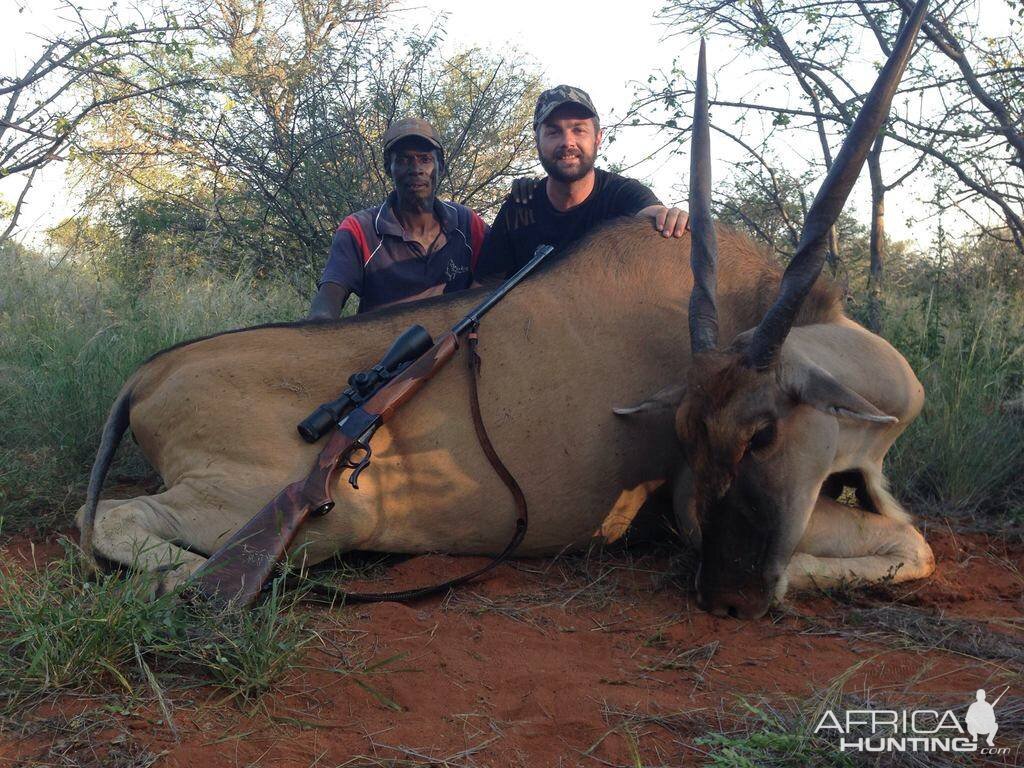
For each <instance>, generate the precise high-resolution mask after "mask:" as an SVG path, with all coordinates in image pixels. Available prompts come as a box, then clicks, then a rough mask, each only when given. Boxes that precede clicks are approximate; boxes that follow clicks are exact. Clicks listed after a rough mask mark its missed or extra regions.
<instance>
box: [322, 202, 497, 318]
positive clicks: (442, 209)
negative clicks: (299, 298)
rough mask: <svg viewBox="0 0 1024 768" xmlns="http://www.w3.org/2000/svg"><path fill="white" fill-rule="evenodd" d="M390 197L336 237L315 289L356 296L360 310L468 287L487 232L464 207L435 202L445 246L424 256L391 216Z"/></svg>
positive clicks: (355, 217)
mask: <svg viewBox="0 0 1024 768" xmlns="http://www.w3.org/2000/svg"><path fill="white" fill-rule="evenodd" d="M394 205H395V194H394V193H393V192H392V193H391V195H389V196H388V199H387V200H385V201H384V203H383V205H380V206H378V207H376V208H366V209H365V210H362V211H359V212H358V213H353V214H352V215H351V216H348V217H346V218H345V220H344V221H342V222H341V224H340V225H339V226H338V230H337V231H336V232H335V233H334V240H333V241H332V242H331V253H330V255H329V256H328V258H327V265H326V266H325V267H324V271H323V274H322V275H321V277H320V282H319V283H318V287H319V285H323V284H324V283H337V284H338V285H341V286H342V287H344V288H347V289H348V290H350V291H352V292H354V293H356V294H358V296H359V311H360V313H362V312H367V311H369V310H371V309H374V308H376V307H379V306H381V305H383V304H391V303H393V302H396V301H402V300H404V299H408V298H411V297H413V296H416V295H417V294H420V293H423V292H424V291H426V290H427V289H428V288H433V287H435V286H438V285H444V287H445V288H444V292H445V293H449V292H450V291H459V290H462V289H464V288H468V287H469V285H470V283H471V282H472V276H473V270H474V269H475V268H476V262H477V258H478V257H479V256H480V247H481V246H482V245H483V242H484V236H485V235H486V234H487V231H488V227H487V225H486V224H485V223H484V221H483V219H481V218H480V216H479V215H478V214H477V213H476V211H473V210H471V209H469V208H467V207H465V206H464V205H459V204H457V203H449V202H444V201H442V200H435V201H434V214H435V215H436V216H437V219H438V221H440V222H441V229H442V230H443V231H444V236H445V241H446V242H445V244H444V246H442V247H441V248H438V249H437V250H435V251H434V252H433V253H431V254H429V255H427V254H426V253H424V251H423V248H422V246H420V244H419V243H417V242H415V241H414V240H412V239H411V238H410V237H409V235H408V234H407V233H406V231H405V230H404V229H403V227H402V225H401V223H400V222H399V220H398V218H397V217H396V216H395V212H394Z"/></svg>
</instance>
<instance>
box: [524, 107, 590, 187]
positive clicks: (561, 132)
mask: <svg viewBox="0 0 1024 768" xmlns="http://www.w3.org/2000/svg"><path fill="white" fill-rule="evenodd" d="M601 135H602V134H601V131H600V129H598V128H597V122H596V120H595V118H594V116H593V115H592V114H591V113H590V112H588V111H587V110H586V109H584V108H583V107H580V106H578V105H575V104H566V105H564V106H562V107H559V108H558V109H556V110H555V111H554V112H552V113H551V115H549V116H548V118H547V119H546V120H544V122H543V123H541V125H540V126H538V128H537V154H538V155H539V157H540V164H541V165H542V166H543V167H544V170H545V171H547V174H548V176H550V177H551V178H552V179H554V180H556V181H560V182H563V183H570V182H573V181H578V180H579V179H582V178H583V177H584V176H586V175H587V174H588V173H590V171H591V170H593V168H594V161H595V160H596V159H597V149H598V147H599V146H600V144H601Z"/></svg>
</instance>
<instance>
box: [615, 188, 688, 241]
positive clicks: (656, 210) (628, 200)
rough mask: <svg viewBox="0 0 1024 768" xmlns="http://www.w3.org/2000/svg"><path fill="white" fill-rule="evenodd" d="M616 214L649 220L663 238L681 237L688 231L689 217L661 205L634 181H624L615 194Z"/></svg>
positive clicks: (684, 212)
mask: <svg viewBox="0 0 1024 768" xmlns="http://www.w3.org/2000/svg"><path fill="white" fill-rule="evenodd" d="M615 208H616V213H617V214H619V215H622V216H636V217H638V218H643V219H651V220H652V221H653V224H654V228H655V229H656V230H658V231H659V232H660V233H661V234H662V235H664V236H665V237H682V236H683V235H685V234H686V233H687V232H688V231H689V229H690V217H689V216H688V215H687V213H686V211H683V210H681V209H679V208H668V207H667V206H664V205H662V203H661V200H659V199H658V197H657V195H655V194H654V193H653V192H652V191H651V190H650V189H648V188H647V187H645V186H644V185H643V184H641V183H640V182H639V181H637V180H636V179H626V180H625V182H624V183H623V185H622V186H621V187H620V188H619V190H618V191H617V192H616V194H615Z"/></svg>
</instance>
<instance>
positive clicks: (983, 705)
mask: <svg viewBox="0 0 1024 768" xmlns="http://www.w3.org/2000/svg"><path fill="white" fill-rule="evenodd" d="M1008 690H1010V686H1006V688H1005V689H1004V690H1003V693H1000V694H999V697H998V698H997V699H996V700H995V701H993V702H992V703H991V704H989V703H988V702H987V701H985V689H984V688H979V689H978V693H977V696H976V699H977V700H976V701H975V702H974V703H973V704H971V706H969V707H968V708H967V717H966V718H965V720H966V722H967V732H968V733H969V734H971V736H972V737H973V738H974V740H975V741H977V740H978V737H979V736H986V737H987V738H986V739H985V743H986V744H988V745H989V746H990V747H994V746H995V744H994V743H993V739H995V737H996V731H998V730H999V724H998V723H997V722H996V704H998V703H999V699H1001V698H1003V694H1005V693H1006V691H1008Z"/></svg>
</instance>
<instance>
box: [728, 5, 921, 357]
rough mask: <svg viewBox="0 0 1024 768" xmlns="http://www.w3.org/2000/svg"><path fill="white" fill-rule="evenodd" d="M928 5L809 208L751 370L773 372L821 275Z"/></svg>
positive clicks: (757, 335)
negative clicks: (830, 240)
mask: <svg viewBox="0 0 1024 768" xmlns="http://www.w3.org/2000/svg"><path fill="white" fill-rule="evenodd" d="M927 5H928V0H919V2H918V3H917V5H915V6H914V10H913V11H912V12H911V14H910V17H909V18H908V19H907V21H906V23H905V24H904V25H903V29H902V30H901V31H900V34H899V37H898V39H897V40H896V44H895V45H894V46H893V51H892V55H891V56H889V60H888V61H887V62H886V64H885V66H884V67H883V68H882V71H881V73H880V74H879V75H878V79H877V80H876V81H875V85H874V87H873V88H872V89H871V93H869V94H868V97H867V99H866V100H865V102H864V107H863V108H862V109H861V111H860V114H859V115H857V119H856V120H855V121H854V123H853V127H852V128H850V133H849V135H848V136H847V137H846V140H845V141H844V142H843V146H842V148H841V149H840V150H839V154H838V155H837V156H836V159H835V162H834V163H833V164H832V167H831V168H830V169H829V172H828V175H827V176H826V177H825V181H824V183H822V185H821V189H820V190H818V194H817V195H816V196H815V198H814V202H813V203H811V207H810V210H808V212H807V220H806V222H805V223H804V229H803V233H802V234H801V235H800V242H799V243H798V244H797V247H796V253H795V254H794V256H793V260H792V261H791V262H790V263H789V266H788V267H787V268H786V272H785V274H784V275H783V276H782V284H781V285H780V286H779V296H778V298H777V299H776V300H775V303H774V304H773V305H772V307H771V308H770V309H769V310H768V312H767V314H765V316H764V318H763V319H762V320H761V323H760V324H759V325H758V326H757V328H756V329H755V330H754V334H753V337H752V338H751V340H750V346H749V347H748V348H747V351H746V354H745V356H744V362H745V364H746V365H747V366H748V367H750V368H754V369H757V370H764V369H766V368H768V367H769V366H771V364H772V363H773V361H774V360H775V358H776V356H777V355H778V352H779V349H780V348H781V347H782V342H783V341H785V340H786V335H787V334H788V333H789V329H790V328H791V327H792V325H793V321H794V320H795V319H796V316H797V313H798V312H799V311H800V305H801V304H803V301H804V298H805V297H806V296H807V294H808V293H809V292H810V290H811V287H812V286H813V285H814V282H815V281H816V280H817V279H818V275H819V274H821V267H822V264H823V262H824V255H825V247H826V241H827V238H828V231H829V229H831V228H832V225H833V224H835V222H836V219H838V218H839V214H840V212H841V211H842V210H843V205H844V204H845V203H846V198H847V197H848V196H849V194H850V189H852V187H853V184H854V182H855V181H856V180H857V176H859V175H860V171H861V169H862V168H863V167H864V160H865V158H866V157H867V154H868V150H869V149H870V148H871V144H872V142H874V140H875V137H876V136H877V135H878V131H879V130H880V129H881V127H882V125H883V124H884V123H885V120H886V118H887V117H888V116H889V105H890V104H891V103H892V97H893V95H894V94H895V93H896V88H897V86H898V85H899V82H900V78H901V77H902V76H903V70H904V69H905V68H906V66H907V61H908V60H909V59H910V54H911V52H912V51H913V49H914V40H915V38H916V37H917V31H918V30H919V29H920V28H921V22H922V21H924V16H925V9H926V7H927Z"/></svg>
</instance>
